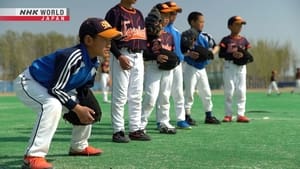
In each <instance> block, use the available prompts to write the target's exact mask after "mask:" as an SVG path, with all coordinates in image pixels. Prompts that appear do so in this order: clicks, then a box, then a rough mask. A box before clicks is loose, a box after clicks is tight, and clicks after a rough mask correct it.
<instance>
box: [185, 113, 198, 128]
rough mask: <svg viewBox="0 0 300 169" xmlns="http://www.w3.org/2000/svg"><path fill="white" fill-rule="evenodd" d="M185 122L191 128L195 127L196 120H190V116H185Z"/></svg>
mask: <svg viewBox="0 0 300 169" xmlns="http://www.w3.org/2000/svg"><path fill="white" fill-rule="evenodd" d="M185 121H186V122H187V123H188V124H189V125H191V126H196V125H197V122H196V120H194V119H192V117H191V115H185Z"/></svg>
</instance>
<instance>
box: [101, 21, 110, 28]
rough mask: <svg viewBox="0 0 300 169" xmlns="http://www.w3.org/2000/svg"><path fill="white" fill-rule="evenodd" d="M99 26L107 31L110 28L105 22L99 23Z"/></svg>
mask: <svg viewBox="0 0 300 169" xmlns="http://www.w3.org/2000/svg"><path fill="white" fill-rule="evenodd" d="M100 25H101V26H102V27H103V29H109V28H111V26H110V24H109V23H108V22H107V21H105V20H104V21H101V22H100Z"/></svg>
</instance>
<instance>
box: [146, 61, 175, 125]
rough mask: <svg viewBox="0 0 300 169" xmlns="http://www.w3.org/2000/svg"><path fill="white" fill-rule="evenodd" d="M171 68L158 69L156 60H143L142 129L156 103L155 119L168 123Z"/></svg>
mask: <svg viewBox="0 0 300 169" xmlns="http://www.w3.org/2000/svg"><path fill="white" fill-rule="evenodd" d="M172 75H173V74H172V70H160V69H159V68H158V64H157V62H156V61H146V62H145V81H144V99H143V108H142V123H141V126H142V129H146V127H147V124H148V118H149V116H150V115H151V112H152V110H153V108H154V107H155V104H157V106H156V107H157V110H156V116H157V117H156V120H157V122H159V123H163V124H169V121H170V116H169V110H170V102H169V98H170V94H171V87H172V78H173V77H172Z"/></svg>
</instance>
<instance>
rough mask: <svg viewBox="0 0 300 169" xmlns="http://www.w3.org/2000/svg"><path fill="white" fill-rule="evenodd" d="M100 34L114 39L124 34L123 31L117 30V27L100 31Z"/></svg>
mask: <svg viewBox="0 0 300 169" xmlns="http://www.w3.org/2000/svg"><path fill="white" fill-rule="evenodd" d="M98 35H99V36H102V37H104V38H107V39H114V38H118V37H120V36H122V32H119V31H117V29H116V28H111V29H107V30H105V31H103V32H100V33H98Z"/></svg>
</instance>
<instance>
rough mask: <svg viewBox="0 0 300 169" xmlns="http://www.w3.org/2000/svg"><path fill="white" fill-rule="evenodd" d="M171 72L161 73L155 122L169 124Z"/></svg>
mask: <svg viewBox="0 0 300 169" xmlns="http://www.w3.org/2000/svg"><path fill="white" fill-rule="evenodd" d="M172 80H173V71H172V70H169V71H162V76H161V79H160V89H159V94H158V100H157V104H158V106H157V121H158V122H160V123H164V124H169V121H170V95H171V88H172Z"/></svg>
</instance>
